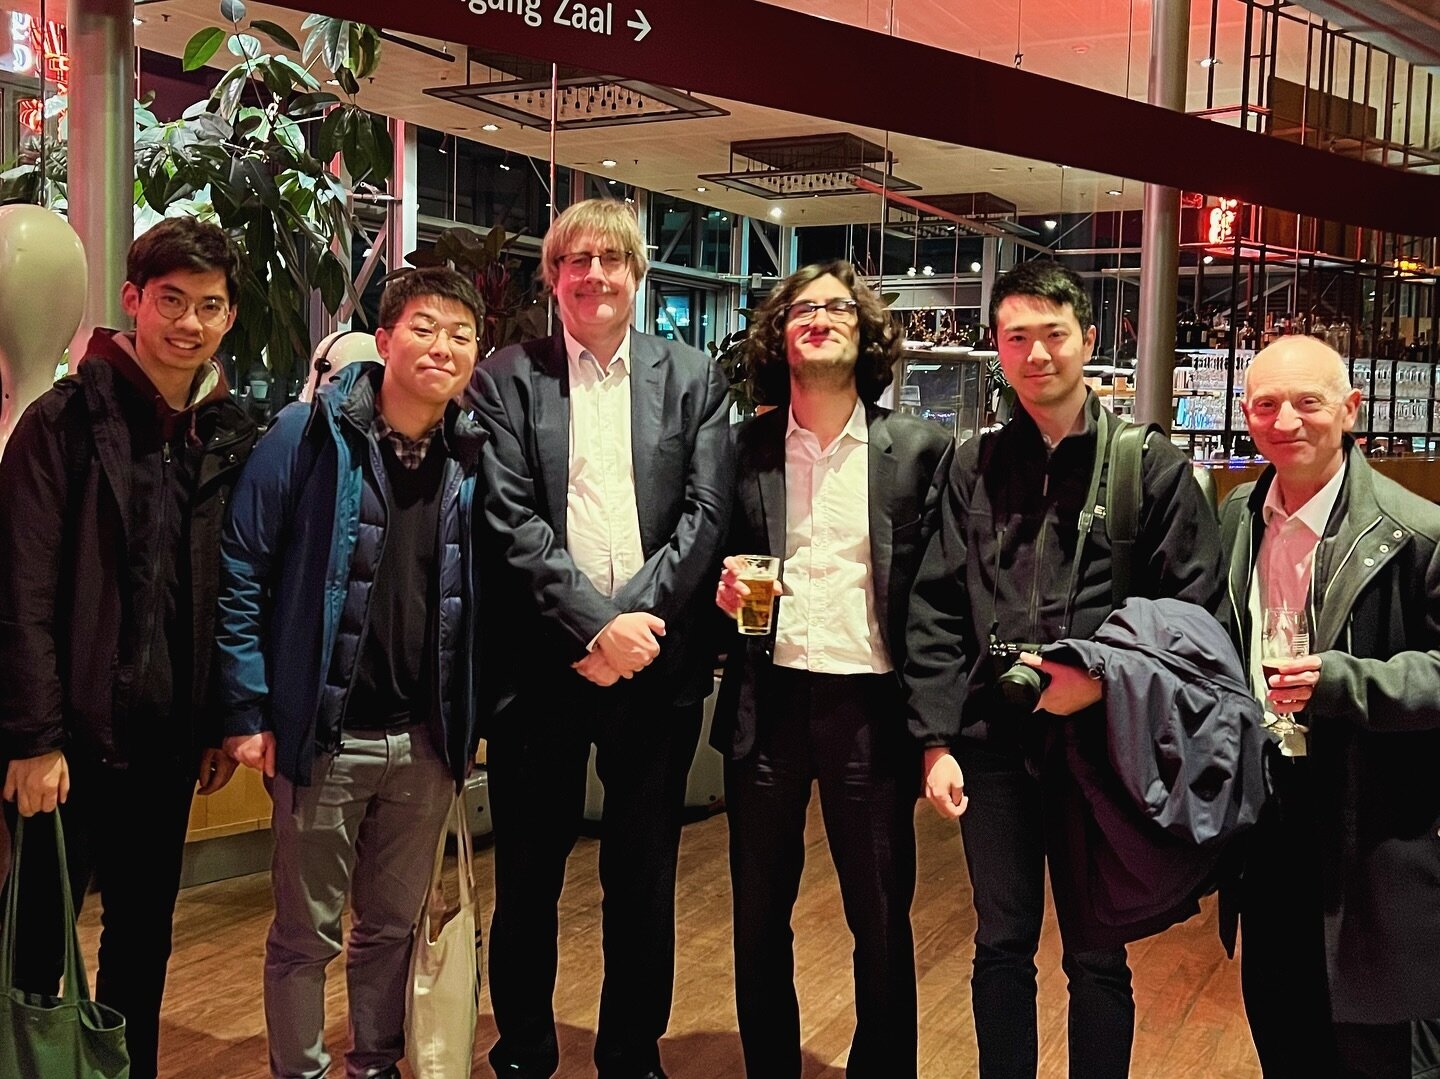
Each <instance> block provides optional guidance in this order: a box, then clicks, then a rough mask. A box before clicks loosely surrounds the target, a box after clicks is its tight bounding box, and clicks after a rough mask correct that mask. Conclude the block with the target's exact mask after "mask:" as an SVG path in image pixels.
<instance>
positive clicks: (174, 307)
mask: <svg viewBox="0 0 1440 1079" xmlns="http://www.w3.org/2000/svg"><path fill="white" fill-rule="evenodd" d="M140 295H141V296H144V295H145V290H144V289H143V288H142V289H141V290H140ZM150 295H151V298H152V299H153V300H154V301H155V310H156V311H158V312H160V317H161V318H163V319H165V320H167V321H169V322H179V321H180V320H181V319H182V318H184V317H185V316H186V314H187V313H189V311H190V309H191V308H194V309H195V317H196V318H198V319H199V320H200V325H202V326H210V327H215V326H219V325H220V324H222V323H223V322H224V321H225V320H226V319H227V318H229V317H230V305H229V304H228V303H226V302H225V301H224V300H220V299H216V298H215V297H214V296H207V297H206V298H205V299H203V300H191V299H190V298H189V297H188V296H182V295H181V294H180V293H178V292H152V293H151V294H150Z"/></svg>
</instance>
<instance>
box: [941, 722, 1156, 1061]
mask: <svg viewBox="0 0 1440 1079" xmlns="http://www.w3.org/2000/svg"><path fill="white" fill-rule="evenodd" d="M1019 721H1020V722H1023V721H1024V720H1023V719H1022V720H1019ZM958 759H959V761H960V766H961V768H962V769H963V771H964V773H965V791H966V793H967V794H968V795H969V797H970V807H969V809H967V810H966V811H965V815H964V816H963V817H961V818H960V826H961V831H962V833H963V836H964V840H965V862H966V865H967V866H968V867H969V870H970V884H971V888H972V891H973V896H974V902H975V916H976V927H975V970H974V974H973V976H972V978H971V982H970V986H971V999H972V1003H973V1007H974V1011H975V1037H976V1041H977V1044H978V1048H979V1051H980V1075H981V1077H982V1079H1034V1076H1035V1073H1036V1068H1037V1065H1038V1055H1039V1048H1038V1035H1037V1021H1036V1012H1035V1000H1036V985H1035V974H1036V971H1035V952H1036V949H1037V948H1038V947H1039V944H1040V928H1041V924H1042V922H1043V920H1044V915H1045V891H1044V888H1045V863H1046V860H1047V858H1048V859H1049V861H1050V872H1051V877H1052V891H1053V892H1054V893H1055V896H1056V908H1057V910H1058V911H1060V912H1061V915H1060V934H1061V940H1062V943H1064V942H1065V937H1066V921H1067V912H1066V911H1064V910H1063V909H1062V908H1063V907H1064V906H1065V898H1066V896H1065V893H1066V891H1067V889H1064V888H1063V886H1062V885H1061V883H1059V882H1061V881H1064V880H1066V879H1068V878H1069V875H1070V874H1072V873H1073V872H1074V871H1075V868H1076V867H1075V865H1074V863H1073V861H1072V856H1073V855H1074V853H1075V852H1073V851H1070V850H1066V849H1063V844H1057V843H1055V842H1054V840H1053V838H1052V839H1051V841H1050V842H1048V843H1047V833H1048V835H1049V836H1051V837H1054V836H1056V835H1058V834H1060V833H1061V832H1062V831H1063V830H1062V829H1059V828H1055V827H1053V826H1051V825H1050V824H1047V820H1046V808H1047V807H1046V805H1045V796H1044V792H1045V789H1046V785H1045V784H1044V783H1042V781H1041V780H1040V779H1038V778H1036V777H1035V776H1034V775H1032V774H1031V773H1030V772H1029V771H1027V770H1026V768H1025V764H1024V761H1023V759H1022V758H1021V757H1020V755H1019V754H1018V753H1014V754H1010V753H1005V752H1003V751H996V750H992V749H990V748H988V747H984V746H979V745H967V746H965V747H963V748H962V749H961V750H960V753H959V758H958ZM1051 811H1052V812H1058V807H1051ZM1061 967H1062V969H1063V970H1064V971H1065V975H1066V977H1067V978H1068V979H1069V988H1070V1014H1069V1040H1070V1046H1069V1047H1070V1074H1071V1075H1072V1076H1074V1077H1076V1079H1111V1077H1115V1079H1123V1077H1124V1076H1127V1075H1128V1074H1129V1070H1130V1047H1131V1043H1132V1041H1133V1040H1134V1035H1135V1001H1134V997H1133V995H1132V993H1131V988H1130V967H1129V964H1128V962H1127V960H1126V955H1125V948H1124V947H1123V946H1120V947H1114V948H1104V949H1092V950H1072V948H1071V947H1070V946H1069V945H1068V944H1066V945H1065V947H1064V952H1063V956H1062V958H1061Z"/></svg>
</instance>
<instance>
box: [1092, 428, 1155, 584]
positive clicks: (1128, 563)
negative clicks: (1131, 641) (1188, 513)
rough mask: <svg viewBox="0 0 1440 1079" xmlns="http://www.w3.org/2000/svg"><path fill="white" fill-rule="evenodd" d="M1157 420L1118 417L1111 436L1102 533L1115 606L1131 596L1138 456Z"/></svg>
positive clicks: (1137, 528) (1137, 530)
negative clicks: (1131, 420)
mask: <svg viewBox="0 0 1440 1079" xmlns="http://www.w3.org/2000/svg"><path fill="white" fill-rule="evenodd" d="M1158 430H1160V427H1159V425H1158V424H1153V423H1151V424H1144V425H1140V424H1134V423H1128V422H1125V421H1123V420H1119V421H1117V429H1116V431H1115V433H1114V434H1113V435H1112V436H1111V438H1110V459H1109V462H1108V464H1107V468H1106V472H1107V476H1106V482H1105V533H1106V535H1107V536H1108V537H1109V539H1110V600H1111V604H1112V605H1113V607H1114V608H1115V609H1117V610H1118V609H1119V608H1120V607H1121V606H1123V605H1124V603H1125V601H1126V600H1127V599H1128V598H1129V597H1130V585H1131V581H1132V580H1133V577H1134V569H1135V540H1136V538H1137V537H1138V536H1139V534H1140V505H1141V502H1142V500H1143V497H1144V494H1143V491H1142V490H1141V484H1140V473H1141V460H1142V458H1143V456H1144V453H1145V443H1146V441H1147V440H1148V439H1149V437H1150V433H1151V432H1152V431H1158Z"/></svg>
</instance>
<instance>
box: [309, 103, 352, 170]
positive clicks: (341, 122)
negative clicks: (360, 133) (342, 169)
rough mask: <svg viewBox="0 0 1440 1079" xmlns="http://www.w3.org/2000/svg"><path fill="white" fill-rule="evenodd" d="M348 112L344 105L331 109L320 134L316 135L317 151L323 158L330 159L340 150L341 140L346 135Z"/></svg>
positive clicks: (321, 126)
mask: <svg viewBox="0 0 1440 1079" xmlns="http://www.w3.org/2000/svg"><path fill="white" fill-rule="evenodd" d="M347 115H348V114H347V113H346V111H345V108H344V106H341V107H340V108H336V109H331V110H330V113H329V115H327V116H326V117H325V119H324V121H322V122H321V124H320V134H319V135H317V136H315V153H316V155H317V156H318V157H320V158H321V160H324V161H329V160H330V159H331V158H332V157H334V156H335V155H336V154H338V153H339V152H340V141H341V138H342V137H343V135H344V130H345V122H346V118H347Z"/></svg>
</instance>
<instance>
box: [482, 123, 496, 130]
mask: <svg viewBox="0 0 1440 1079" xmlns="http://www.w3.org/2000/svg"><path fill="white" fill-rule="evenodd" d="M480 130H481V131H499V130H500V125H499V124H481V125H480Z"/></svg>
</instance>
